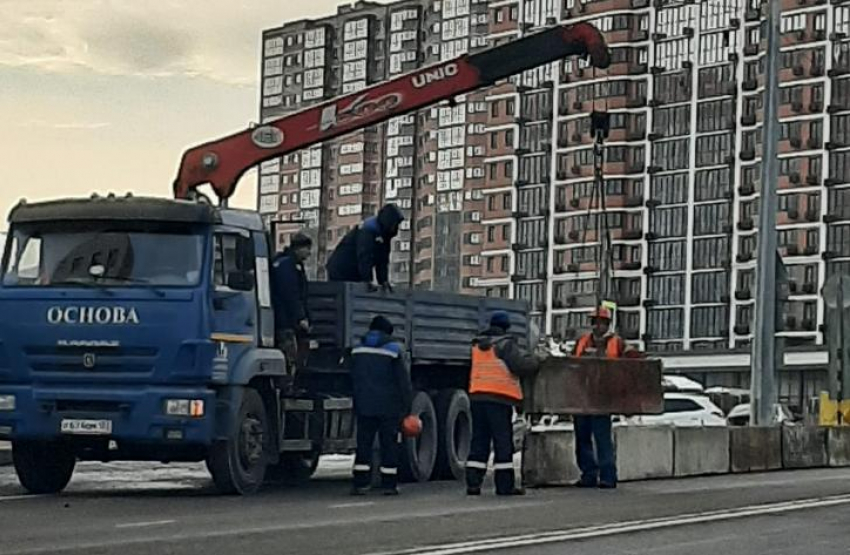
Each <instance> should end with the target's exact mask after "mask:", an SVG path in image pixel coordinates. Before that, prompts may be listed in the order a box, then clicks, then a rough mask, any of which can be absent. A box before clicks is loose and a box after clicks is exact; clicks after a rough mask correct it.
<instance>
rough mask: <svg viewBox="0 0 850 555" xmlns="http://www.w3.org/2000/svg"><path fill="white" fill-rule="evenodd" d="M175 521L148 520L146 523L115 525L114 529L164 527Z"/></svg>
mask: <svg viewBox="0 0 850 555" xmlns="http://www.w3.org/2000/svg"><path fill="white" fill-rule="evenodd" d="M175 522H177V521H176V520H150V521H148V522H128V523H126V524H116V525H115V527H116V528H149V527H151V526H165V525H166V524H174V523H175Z"/></svg>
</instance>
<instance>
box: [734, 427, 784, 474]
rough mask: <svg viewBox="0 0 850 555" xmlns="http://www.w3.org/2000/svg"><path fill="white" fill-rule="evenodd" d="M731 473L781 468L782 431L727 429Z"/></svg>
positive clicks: (770, 429) (775, 429)
mask: <svg viewBox="0 0 850 555" xmlns="http://www.w3.org/2000/svg"><path fill="white" fill-rule="evenodd" d="M729 462H730V464H729V467H730V470H731V472H733V473H737V472H759V471H765V470H778V469H780V468H782V431H781V430H780V429H779V428H776V427H774V428H770V427H764V428H762V427H744V428H738V427H731V428H729Z"/></svg>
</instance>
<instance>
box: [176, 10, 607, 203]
mask: <svg viewBox="0 0 850 555" xmlns="http://www.w3.org/2000/svg"><path fill="white" fill-rule="evenodd" d="M575 55H580V56H588V57H589V58H590V61H591V63H592V64H593V66H594V67H598V68H606V67H608V65H609V64H610V62H611V57H610V52H609V50H608V46H607V44H606V43H605V39H604V38H603V36H602V34H601V33H600V32H599V30H598V29H596V27H594V26H593V25H591V24H589V23H577V24H575V25H569V26H559V27H554V28H552V29H548V30H546V31H542V32H540V33H536V34H533V35H530V36H528V37H525V38H522V39H519V40H516V41H512V42H509V43H507V44H504V45H501V46H497V47H495V48H490V49H488V50H484V51H482V52H479V53H477V54H471V55H464V56H461V57H459V58H454V59H452V60H448V61H445V62H441V63H439V64H435V65H432V66H430V67H427V68H423V69H420V70H417V71H415V72H412V73H409V74H406V75H403V76H401V77H398V78H395V79H392V80H390V81H387V82H385V83H381V84H379V85H375V86H372V87H369V88H367V89H363V90H361V91H358V92H355V93H352V94H349V95H345V96H342V97H339V98H337V99H335V100H330V101H328V102H325V103H323V104H319V105H316V106H313V107H310V108H307V109H305V110H302V111H300V112H298V113H295V114H292V115H289V116H284V117H282V118H280V119H278V120H276V121H272V122H269V123H267V124H265V125H261V126H258V127H254V128H249V129H247V130H244V131H240V132H238V133H234V134H233V135H230V136H228V137H224V138H223V139H217V140H214V141H211V142H208V143H204V144H202V145H199V146H196V147H194V148H191V149H189V150H187V151H186V152H185V153H184V154H183V159H182V160H181V162H180V169H179V172H178V175H177V179H176V180H175V181H174V196H175V198H187V197H188V196H189V195H190V193H192V192H193V191H194V190H195V189H196V188H197V187H199V186H201V185H203V184H205V183H209V184H211V185H212V188H213V191H215V194H216V195H217V196H218V197H219V199H222V200H224V199H227V198H229V197H230V196H232V195H233V192H234V190H235V188H236V183H237V181H238V180H239V178H240V177H241V176H242V174H244V173H245V172H246V171H247V170H248V169H250V168H252V167H253V166H255V165H257V164H259V163H260V162H263V161H265V160H268V159H271V158H275V157H278V156H282V155H284V154H287V153H290V152H293V151H295V150H300V149H303V148H306V147H309V146H310V145H313V144H316V143H319V142H322V141H326V140H328V139H332V138H335V137H339V136H340V135H344V134H346V133H350V132H352V131H355V130H357V129H360V128H363V127H368V126H370V125H374V124H376V123H380V122H382V121H385V120H388V119H390V118H393V117H397V116H400V115H403V114H406V113H408V112H411V111H414V110H418V109H420V108H424V107H426V106H429V105H431V104H434V103H437V102H440V101H442V100H447V99H451V98H454V97H455V96H458V95H461V94H465V93H468V92H470V91H473V90H476V89H479V88H481V87H486V86H488V85H492V84H494V83H496V82H497V81H499V80H502V79H505V78H507V77H510V76H511V75H515V74H517V73H521V72H523V71H525V70H528V69H532V68H535V67H537V66H540V65H543V64H546V63H550V62H554V61H557V60H560V59H562V58H566V57H568V56H575Z"/></svg>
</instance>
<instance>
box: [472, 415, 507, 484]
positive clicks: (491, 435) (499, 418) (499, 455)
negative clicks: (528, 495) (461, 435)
mask: <svg viewBox="0 0 850 555" xmlns="http://www.w3.org/2000/svg"><path fill="white" fill-rule="evenodd" d="M512 417H513V407H512V406H511V405H508V404H505V403H498V402H493V401H472V443H471V445H470V448H469V458H468V460H467V461H466V485H467V487H469V488H480V487H481V484H482V482H483V481H484V475H485V474H486V473H487V461H488V460H489V459H490V444H491V443H492V445H493V451H494V452H495V453H494V465H493V466H494V469H495V481H496V493H498V494H500V495H510V493H511V492H512V491H513V489H514V481H515V477H514V462H513V460H514V441H513V422H512V420H511V419H512Z"/></svg>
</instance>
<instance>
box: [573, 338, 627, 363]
mask: <svg viewBox="0 0 850 555" xmlns="http://www.w3.org/2000/svg"><path fill="white" fill-rule="evenodd" d="M592 337H593V334H592V333H586V334H584V335H582V336H581V338H580V339H579V340H578V343H577V344H576V354H575V356H577V357H580V356H582V355H583V354H584V353H585V351H587V348H588V347H590V341H591V338H592ZM605 355H606V356H607V357H608V358H620V357H621V356H623V348H622V342H621V341H620V338H619V337H617V336H616V335H612V336H610V337H609V338H608V340H607V341H606V343H605Z"/></svg>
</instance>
